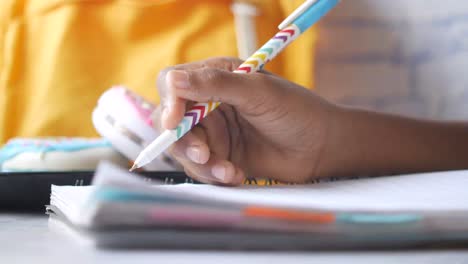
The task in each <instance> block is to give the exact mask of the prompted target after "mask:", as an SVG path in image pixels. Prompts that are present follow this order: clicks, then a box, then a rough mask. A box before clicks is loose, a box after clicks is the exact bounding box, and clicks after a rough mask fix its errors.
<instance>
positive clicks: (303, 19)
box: [130, 0, 339, 171]
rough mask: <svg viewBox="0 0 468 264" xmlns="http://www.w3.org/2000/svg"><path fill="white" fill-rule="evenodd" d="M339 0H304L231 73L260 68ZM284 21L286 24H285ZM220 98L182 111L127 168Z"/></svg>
mask: <svg viewBox="0 0 468 264" xmlns="http://www.w3.org/2000/svg"><path fill="white" fill-rule="evenodd" d="M338 2H339V0H307V1H305V2H304V4H303V5H301V6H300V7H299V8H298V9H297V10H296V11H295V12H293V13H292V14H291V15H290V16H289V17H288V18H286V20H285V21H283V23H281V24H280V25H279V28H282V29H281V31H280V32H278V33H277V34H276V35H275V36H274V37H273V38H272V39H270V40H269V41H267V43H265V44H264V45H263V46H262V47H261V48H260V49H259V50H258V51H257V52H255V53H254V54H253V55H252V56H251V57H250V58H248V59H247V60H246V61H245V62H244V63H242V64H241V65H239V67H238V68H237V69H235V70H234V73H238V74H245V73H254V72H256V71H258V70H261V69H262V68H263V67H264V65H265V64H266V63H267V62H269V61H270V60H272V59H274V58H275V57H276V55H278V54H279V53H280V52H281V51H282V50H283V49H284V48H286V47H287V46H288V45H289V44H290V43H291V42H292V41H294V40H295V39H296V38H297V37H298V36H299V35H300V34H302V33H303V32H304V31H306V30H307V29H309V28H310V27H311V26H312V25H313V24H315V22H317V21H318V20H319V19H320V18H322V17H323V16H324V15H325V14H327V13H328V12H329V11H330V10H331V9H333V7H335V5H336V4H338ZM289 21H290V22H289ZM285 24H288V25H289V26H287V27H285V28H284V29H283V27H284V26H285ZM219 105H220V102H217V101H210V102H206V103H196V104H195V105H193V107H192V109H190V110H189V111H187V112H186V113H185V117H184V118H183V119H182V120H181V122H180V123H179V125H178V126H177V127H176V128H174V129H171V130H166V131H164V132H163V133H162V134H161V135H160V136H159V137H158V138H157V139H156V140H154V141H153V142H152V143H151V144H149V145H148V146H147V147H146V148H145V149H144V150H143V151H142V152H141V153H140V155H139V156H138V157H137V158H136V160H135V162H134V164H133V166H132V168H131V169H130V171H132V170H134V169H136V168H140V167H142V166H144V165H146V164H148V163H149V162H151V161H152V160H153V159H154V158H156V157H157V156H159V155H160V154H161V153H162V152H164V151H165V150H166V149H167V148H169V147H170V146H171V145H172V144H173V143H174V142H176V141H177V140H179V139H180V138H182V137H183V136H184V135H185V134H186V133H187V132H188V131H190V129H192V128H193V127H194V126H195V125H197V124H198V123H200V122H201V121H202V120H203V119H204V118H205V117H206V116H207V115H208V114H209V113H210V112H211V111H213V110H214V109H216V108H217V107H218V106H219Z"/></svg>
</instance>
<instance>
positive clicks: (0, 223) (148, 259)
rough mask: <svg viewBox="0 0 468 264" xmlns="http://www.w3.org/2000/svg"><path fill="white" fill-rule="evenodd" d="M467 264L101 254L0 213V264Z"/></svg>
mask: <svg viewBox="0 0 468 264" xmlns="http://www.w3.org/2000/svg"><path fill="white" fill-rule="evenodd" d="M291 261H293V262H294V263H309V264H310V263H327V264H332V263H354V262H356V263H444V264H447V263H456V264H459V263H467V264H468V249H466V250H441V251H386V252H375V251H374V252H362V251H361V252H339V251H338V252H310V253H308V252H239V251H234V252H233V251H158V250H154V251H148V250H147V251H105V250H97V249H93V248H87V247H82V246H79V245H78V244H76V243H74V241H71V240H70V238H69V237H66V236H64V235H62V234H60V233H56V232H54V231H51V230H49V228H48V225H47V217H46V216H45V215H44V216H42V215H21V214H1V213H0V263H5V264H10V263H15V264H16V263H28V264H29V263H47V264H54V263H60V264H63V263H66V264H73V263H80V264H82V263H103V264H105V263H112V264H119V263H171V264H175V263H191V264H195V263H204V264H205V263H223V264H224V263H268V264H274V263H289V262H291Z"/></svg>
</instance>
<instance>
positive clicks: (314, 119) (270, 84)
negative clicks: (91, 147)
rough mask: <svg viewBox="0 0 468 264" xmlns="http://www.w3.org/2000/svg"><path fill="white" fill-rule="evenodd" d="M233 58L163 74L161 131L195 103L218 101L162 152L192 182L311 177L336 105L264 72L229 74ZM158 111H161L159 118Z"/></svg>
mask: <svg viewBox="0 0 468 264" xmlns="http://www.w3.org/2000/svg"><path fill="white" fill-rule="evenodd" d="M239 64H241V61H239V60H237V59H230V58H213V59H208V60H205V61H201V62H194V63H190V64H185V65H179V66H175V67H172V68H170V69H167V70H165V71H163V72H162V73H161V75H160V77H159V79H158V89H159V93H160V95H161V105H163V106H164V107H163V108H162V109H160V110H159V111H158V112H159V115H158V117H157V118H156V119H157V120H161V121H162V123H160V125H161V128H162V129H169V130H170V129H174V128H176V127H177V126H178V124H179V122H180V121H181V120H182V119H183V118H184V114H185V111H186V109H190V107H191V106H192V105H193V104H194V103H195V102H203V101H211V100H215V101H220V102H222V104H221V105H220V106H219V107H218V108H217V109H216V110H215V111H213V112H212V113H210V114H209V115H207V117H206V118H205V119H204V120H203V121H202V122H201V123H199V125H197V126H195V127H193V128H192V129H191V130H190V131H189V132H188V133H187V134H186V135H185V136H184V137H182V138H181V139H179V140H178V141H177V142H175V143H174V144H173V145H172V146H171V147H170V148H169V152H170V154H171V155H172V156H173V157H174V158H175V159H176V160H177V161H178V162H179V163H181V165H183V167H184V169H185V172H186V173H187V174H188V175H189V176H190V177H192V178H194V179H196V180H199V181H202V182H205V183H214V184H228V185H237V184H240V183H242V181H243V179H244V177H245V176H247V175H255V177H259V178H261V177H268V178H273V179H277V180H280V181H285V182H304V181H308V180H311V179H312V178H313V177H315V176H316V175H314V171H315V166H316V164H317V161H318V157H319V153H320V150H321V149H322V147H323V144H325V141H326V139H325V133H326V128H327V127H328V126H329V122H330V120H334V119H335V117H334V116H333V115H334V113H336V112H337V111H336V108H337V107H336V106H335V105H332V104H329V103H327V102H326V101H324V100H322V99H321V98H319V97H318V96H316V95H315V94H314V93H312V92H310V91H309V90H307V89H305V88H304V87H301V86H299V85H297V84H294V83H291V82H289V81H287V80H284V79H281V78H279V77H277V76H275V75H272V74H269V73H263V72H259V73H253V74H236V73H233V72H232V70H233V69H234V68H236V67H237V66H238V65H239ZM162 112H164V113H165V114H162Z"/></svg>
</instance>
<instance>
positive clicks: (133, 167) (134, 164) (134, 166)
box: [128, 163, 138, 172]
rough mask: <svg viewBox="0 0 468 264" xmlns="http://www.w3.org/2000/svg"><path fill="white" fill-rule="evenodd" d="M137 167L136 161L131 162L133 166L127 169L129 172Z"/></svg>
mask: <svg viewBox="0 0 468 264" xmlns="http://www.w3.org/2000/svg"><path fill="white" fill-rule="evenodd" d="M137 168H138V165H137V164H136V163H133V166H132V167H131V168H130V169H129V170H128V171H130V172H132V171H134V170H136V169H137Z"/></svg>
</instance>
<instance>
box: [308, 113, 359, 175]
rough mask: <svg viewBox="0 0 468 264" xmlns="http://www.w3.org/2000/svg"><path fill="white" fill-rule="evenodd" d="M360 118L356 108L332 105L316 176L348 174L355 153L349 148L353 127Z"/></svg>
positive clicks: (316, 166) (316, 167) (315, 172)
mask: <svg viewBox="0 0 468 264" xmlns="http://www.w3.org/2000/svg"><path fill="white" fill-rule="evenodd" d="M358 118H359V114H358V113H356V111H355V109H352V108H349V107H345V106H340V105H332V107H331V109H330V111H329V115H328V120H327V123H328V124H327V128H326V131H325V133H326V135H325V137H324V142H323V145H322V149H321V151H320V153H319V154H318V155H319V156H318V159H317V163H316V165H315V171H314V175H313V177H314V178H324V177H336V176H342V175H344V174H348V172H349V168H350V166H352V163H353V155H354V154H355V153H352V152H353V151H351V150H350V149H349V148H350V147H351V146H350V145H349V142H350V141H352V140H353V137H354V136H353V133H354V130H353V129H352V127H353V124H354V123H355V122H356V121H357V120H356V119H358ZM349 176H351V175H349Z"/></svg>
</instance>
